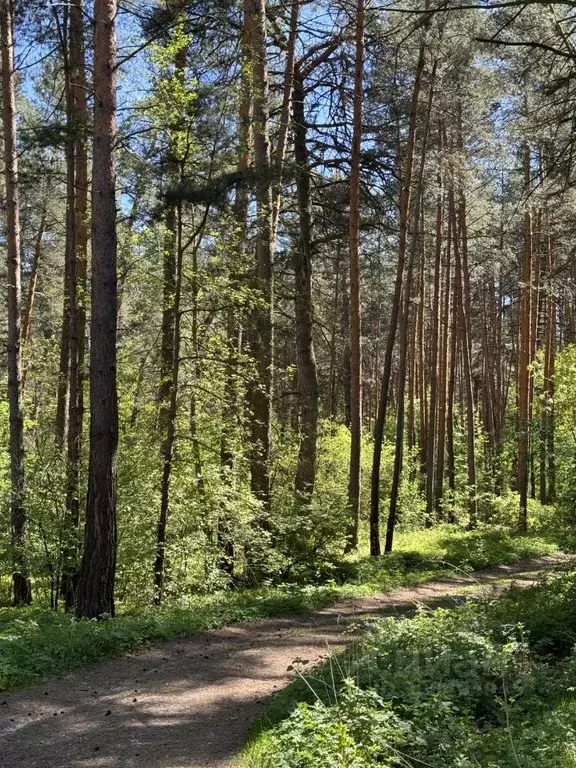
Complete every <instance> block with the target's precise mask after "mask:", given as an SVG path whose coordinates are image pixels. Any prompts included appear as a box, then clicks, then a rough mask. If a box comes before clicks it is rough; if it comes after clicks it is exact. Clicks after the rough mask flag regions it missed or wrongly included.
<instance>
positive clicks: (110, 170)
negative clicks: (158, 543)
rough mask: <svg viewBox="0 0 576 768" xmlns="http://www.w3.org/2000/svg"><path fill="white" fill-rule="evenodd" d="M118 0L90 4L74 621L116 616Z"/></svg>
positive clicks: (96, 1) (96, 0)
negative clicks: (84, 432)
mask: <svg viewBox="0 0 576 768" xmlns="http://www.w3.org/2000/svg"><path fill="white" fill-rule="evenodd" d="M116 12H117V7H116V0H95V3H94V92H95V93H94V146H93V155H92V285H91V296H92V317H91V345H90V457H89V467H88V495H87V500H86V525H85V531H84V555H83V559H82V567H81V571H80V579H79V584H78V593H77V602H76V614H77V616H85V617H87V618H94V617H97V616H101V615H102V614H110V615H114V581H115V572H116V548H117V529H116V454H117V449H118V402H117V391H116V323H117V308H116V304H117V277H116V251H117V239H116V173H115V156H114V144H115V139H116V30H115V20H116Z"/></svg>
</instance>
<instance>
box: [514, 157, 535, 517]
mask: <svg viewBox="0 0 576 768" xmlns="http://www.w3.org/2000/svg"><path fill="white" fill-rule="evenodd" d="M524 183H525V188H526V192H527V193H528V191H529V189H530V148H529V147H528V145H527V144H526V145H525V146H524ZM528 205H529V202H528V201H527V202H526V211H525V213H524V257H523V262H522V278H521V284H520V317H519V343H518V447H517V453H518V458H517V487H518V493H519V494H520V515H519V527H520V530H521V531H527V529H528V464H529V461H528V458H529V456H528V454H529V444H530V423H529V390H530V372H529V365H530V317H531V294H532V290H531V286H532V214H531V212H530V209H529V207H528Z"/></svg>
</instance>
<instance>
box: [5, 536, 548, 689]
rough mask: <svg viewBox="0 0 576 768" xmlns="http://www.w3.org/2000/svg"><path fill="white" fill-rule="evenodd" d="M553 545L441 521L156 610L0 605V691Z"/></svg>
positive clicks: (543, 540) (541, 551) (542, 551)
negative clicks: (84, 615) (321, 572)
mask: <svg viewBox="0 0 576 768" xmlns="http://www.w3.org/2000/svg"><path fill="white" fill-rule="evenodd" d="M556 549H557V547H556V545H555V543H554V542H553V541H552V540H551V539H550V538H546V537H542V536H513V535H510V534H508V533H506V532H505V531H503V530H502V529H500V528H499V529H494V528H485V529H483V530H479V531H474V532H465V531H462V530H460V529H456V528H453V527H449V526H444V527H440V528H438V529H435V530H432V531H420V532H417V533H406V534H401V535H400V536H399V538H398V542H397V551H396V552H395V553H394V554H392V555H386V556H384V557H382V558H379V559H375V560H368V559H364V560H362V559H361V560H357V561H348V562H347V563H345V564H343V565H342V566H341V567H340V568H339V569H336V570H335V572H334V574H333V578H332V580H330V581H327V582H326V583H324V584H320V585H304V586H302V585H298V584H290V585H283V586H270V587H267V588H262V589H257V590H256V589H244V590H241V589H238V590H234V591H227V592H218V593H215V594H212V595H199V596H197V597H194V598H188V599H187V600H186V601H185V602H184V603H178V604H170V605H167V606H165V607H163V608H160V609H158V608H151V607H145V606H139V605H137V604H133V605H124V606H120V607H119V611H118V615H117V617H116V618H114V619H108V620H102V621H75V620H74V619H73V618H72V617H71V616H69V615H66V614H63V613H61V612H54V611H50V610H48V609H44V608H39V607H38V606H33V607H30V608H25V609H23V608H18V609H16V608H0V690H2V691H4V692H7V691H13V690H16V689H19V688H22V687H23V686H26V685H29V684H31V683H34V682H37V681H40V680H43V679H46V678H48V677H51V676H54V675H58V674H62V673H64V672H66V671H68V670H70V669H73V668H76V667H79V666H82V665H85V664H89V663H92V662H95V661H98V660H100V659H103V658H106V657H114V656H119V655H122V654H125V653H127V652H130V651H134V650H137V649H139V648H141V647H143V646H146V645H149V644H151V643H155V642H158V641H161V640H166V639H169V638H174V637H180V636H184V635H189V634H193V633H195V632H199V631H202V630H208V629H215V628H217V627H220V626H224V625H226V624H231V623H234V622H238V621H243V620H250V619H259V618H266V617H272V616H279V615H282V614H288V613H293V612H303V611H308V610H314V609H318V608H322V607H326V606H328V605H330V604H333V603H335V602H337V601H339V600H345V599H349V598H352V597H361V596H364V595H368V594H373V593H375V592H378V591H386V590H390V589H394V588H396V587H400V586H407V585H415V584H419V583H424V582H426V581H430V580H433V579H435V578H439V577H444V576H448V575H450V574H454V573H459V572H461V571H462V570H465V571H473V570H476V569H479V568H483V567H487V566H490V565H496V564H498V563H504V562H514V561H518V560H521V559H525V558H530V557H536V556H539V555H543V554H546V553H549V552H552V551H555V550H556Z"/></svg>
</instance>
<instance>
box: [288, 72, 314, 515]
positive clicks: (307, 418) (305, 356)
mask: <svg viewBox="0 0 576 768" xmlns="http://www.w3.org/2000/svg"><path fill="white" fill-rule="evenodd" d="M293 116H294V128H293V130H294V159H295V161H296V193H297V199H298V216H299V222H300V242H299V244H298V245H299V247H297V248H294V257H293V258H294V276H295V286H294V287H295V316H296V367H297V373H298V393H299V399H300V447H299V452H298V465H297V468H296V480H295V486H294V489H295V493H296V503H297V504H304V505H306V504H309V503H310V499H311V498H312V494H313V492H314V484H315V481H316V446H317V441H318V373H317V370H316V356H315V354H314V337H313V318H314V306H313V302H312V249H313V239H312V224H313V222H312V199H311V192H310V168H309V166H308V147H307V137H306V116H305V110H304V80H303V77H302V75H301V74H300V72H299V71H298V70H296V71H295V74H294V97H293Z"/></svg>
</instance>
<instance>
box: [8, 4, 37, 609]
mask: <svg viewBox="0 0 576 768" xmlns="http://www.w3.org/2000/svg"><path fill="white" fill-rule="evenodd" d="M12 14H13V4H12V0H2V1H1V5H0V35H1V40H0V47H1V58H2V104H3V109H2V123H3V134H4V168H5V170H4V175H5V179H6V253H7V258H8V265H7V266H8V270H7V275H8V287H7V288H8V290H7V295H8V344H7V352H8V408H9V421H10V486H11V489H10V490H11V497H10V526H11V539H12V563H13V573H12V588H13V598H14V605H28V604H29V603H30V602H31V600H32V591H31V589H30V581H29V579H28V564H27V515H26V506H25V495H24V417H23V412H22V392H21V388H22V348H21V341H22V339H21V319H20V318H21V300H22V293H21V277H20V204H19V197H18V149H17V146H16V104H15V77H14V30H13V23H14V22H13V15H12Z"/></svg>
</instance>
